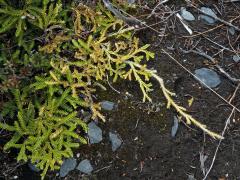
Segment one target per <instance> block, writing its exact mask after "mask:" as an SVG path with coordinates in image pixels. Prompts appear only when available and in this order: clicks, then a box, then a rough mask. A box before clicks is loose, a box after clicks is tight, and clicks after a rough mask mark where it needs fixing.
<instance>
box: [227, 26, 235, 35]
mask: <svg viewBox="0 0 240 180" xmlns="http://www.w3.org/2000/svg"><path fill="white" fill-rule="evenodd" d="M228 32H229V33H230V34H231V35H232V36H233V35H234V34H235V32H236V30H235V28H234V27H229V28H228Z"/></svg>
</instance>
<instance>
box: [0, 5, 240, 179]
mask: <svg viewBox="0 0 240 180" xmlns="http://www.w3.org/2000/svg"><path fill="white" fill-rule="evenodd" d="M192 4H193V5H194V6H195V7H199V8H200V7H202V6H205V7H210V8H211V9H213V10H214V11H215V12H216V14H217V16H218V17H219V18H220V19H222V20H224V21H226V22H231V23H232V24H234V25H236V26H239V27H240V14H239V12H240V3H239V2H236V3H231V2H230V3H221V1H202V2H201V1H195V2H192ZM149 6H150V7H149V8H146V6H145V7H144V4H142V6H141V9H140V10H139V12H138V14H141V15H136V17H137V18H139V19H141V20H144V21H145V22H146V23H147V24H148V25H153V24H155V23H157V24H156V25H153V26H151V29H149V28H146V27H145V26H143V27H142V29H141V30H138V31H137V35H138V36H139V37H140V38H141V41H142V42H143V43H149V44H151V45H152V46H151V49H152V51H153V52H155V53H156V58H155V60H153V61H151V62H149V63H148V65H149V66H150V67H153V68H155V69H157V70H158V72H159V75H160V76H161V77H163V78H164V80H165V83H166V86H167V87H168V88H169V89H171V90H172V91H174V92H176V94H177V97H176V101H177V102H179V103H181V104H182V105H184V106H185V107H188V103H187V102H188V100H189V99H190V98H191V97H193V98H194V101H193V104H192V106H191V107H189V108H188V110H189V112H190V113H191V114H192V115H193V116H194V117H196V118H197V119H199V120H200V121H201V122H203V123H204V124H206V125H207V126H208V127H209V129H211V130H213V131H215V132H218V133H219V134H221V133H222V131H223V129H224V126H225V122H226V120H227V119H228V117H229V115H230V114H231V111H232V109H233V107H231V106H229V105H228V103H226V102H225V101H223V100H222V99H221V98H219V97H218V96H217V95H216V94H215V93H213V92H212V91H210V90H209V89H207V88H205V87H203V86H202V85H201V84H200V83H199V82H198V81H197V80H195V79H194V78H193V76H192V75H191V74H189V72H187V71H186V70H184V69H183V68H182V67H181V66H179V64H177V63H176V62H175V61H174V60H172V59H171V58H170V57H169V56H168V55H167V54H165V53H164V52H163V51H162V49H164V50H165V51H166V52H168V53H169V54H170V55H172V56H173V57H174V58H175V59H176V60H177V61H178V62H179V63H181V64H182V65H183V66H184V67H186V68H187V69H188V70H189V71H191V72H194V70H196V69H198V68H201V67H207V68H210V69H214V70H215V71H216V72H217V73H218V74H219V75H220V78H221V84H220V85H219V86H218V87H217V88H214V91H215V92H216V93H217V94H219V95H220V96H221V97H223V98H224V99H225V100H226V101H229V100H230V98H231V97H233V98H232V101H231V104H233V105H234V106H235V107H236V108H238V109H240V90H238V89H237V85H238V83H239V82H232V81H231V80H230V79H229V78H228V77H226V76H225V75H224V74H222V73H221V72H220V71H219V69H218V68H217V67H216V64H218V65H219V66H220V67H221V68H223V69H224V70H225V71H226V72H227V74H229V75H231V77H235V78H240V62H238V63H236V62H234V61H232V56H233V55H234V54H236V53H240V47H239V42H240V40H239V38H240V34H239V32H240V31H236V32H235V34H234V35H230V33H229V26H227V25H226V24H224V23H223V22H219V21H218V22H216V23H215V24H213V25H208V24H205V23H204V22H203V21H201V20H198V19H197V17H198V15H199V11H198V10H197V9H196V8H194V7H192V6H187V4H186V3H185V2H184V1H177V3H176V2H172V1H169V2H167V3H165V4H162V5H160V6H159V7H158V8H157V10H156V12H155V14H154V15H153V16H152V17H151V18H149V19H147V16H148V15H149V14H150V13H151V10H152V9H153V8H154V7H155V6H156V3H155V5H149ZM181 7H187V9H188V10H189V11H191V12H192V13H193V14H194V16H195V17H196V20H195V21H193V22H191V23H188V25H189V27H190V28H191V29H192V30H193V34H192V35H189V33H188V32H187V31H186V29H185V28H184V27H183V25H182V24H181V23H180V21H179V19H178V18H177V17H176V16H175V15H174V12H176V11H178V10H180V8H181ZM153 29H154V30H153ZM182 49H184V50H201V51H202V52H204V53H206V54H208V55H209V56H211V57H212V58H214V61H215V63H213V62H211V60H209V59H207V58H206V57H203V56H201V55H199V54H196V53H186V52H183V51H182ZM112 86H113V87H114V88H115V89H117V90H118V91H120V92H121V94H118V93H116V92H115V91H114V90H113V89H111V88H110V87H108V91H102V90H99V92H98V93H97V95H96V97H97V99H98V100H99V101H101V100H109V101H112V102H115V103H117V104H118V108H117V109H116V110H113V111H111V112H105V114H106V116H107V119H108V122H107V123H105V124H104V123H100V125H99V126H100V127H101V128H102V130H103V132H104V133H105V134H106V133H107V132H108V131H109V130H113V131H116V132H117V133H118V134H119V135H120V136H121V138H122V140H123V144H122V146H121V147H120V148H119V149H118V150H117V151H116V152H112V150H111V145H110V142H109V141H108V139H104V140H103V141H102V142H101V143H100V144H97V145H91V146H88V145H86V146H82V148H81V149H80V150H79V151H77V152H76V153H80V158H81V159H84V158H88V159H90V160H91V162H92V163H93V166H94V173H93V174H92V175H90V176H86V175H85V176H83V175H82V174H79V173H77V172H76V171H72V172H71V173H70V174H69V175H68V176H67V177H65V179H98V180H117V179H123V180H125V179H126V180H128V179H129V180H135V179H136V180H140V179H141V180H145V179H146V180H158V179H159V180H187V179H189V180H193V179H194V178H195V179H197V180H199V179H203V177H204V175H205V174H206V172H207V170H208V169H209V167H210V165H211V163H212V159H213V157H214V153H215V150H216V148H217V145H218V143H219V140H214V139H212V138H211V137H209V136H208V135H206V134H204V133H203V132H202V131H201V130H199V129H198V128H196V127H194V126H191V125H190V126H188V125H186V124H184V123H180V127H179V129H178V132H177V135H176V136H175V137H174V138H172V137H171V127H172V124H173V116H174V115H177V113H176V112H175V111H174V110H173V109H170V110H166V108H165V107H166V105H165V104H164V103H165V102H166V101H165V100H164V98H163V97H162V94H161V91H160V90H157V91H155V92H153V93H152V97H153V103H154V105H156V104H158V107H159V108H160V111H158V112H154V110H155V108H156V106H155V107H153V105H152V104H149V103H141V99H142V95H141V92H140V90H139V88H138V85H137V84H135V83H132V82H120V83H117V84H112ZM106 87H107V83H106ZM155 89H158V87H157V86H156V87H155ZM237 90H238V91H237ZM126 92H128V93H129V94H131V95H132V96H131V97H128V98H126V96H125V94H126ZM234 92H235V93H234ZM152 107H153V108H152ZM105 136H107V135H105ZM224 137H225V139H224V140H223V141H222V143H221V144H220V146H219V150H218V153H217V155H216V159H215V161H214V165H213V167H212V169H211V172H210V173H209V175H208V178H207V179H209V180H225V179H229V180H238V179H240V140H239V137H240V113H239V112H237V110H235V111H234V112H233V114H232V116H231V117H230V124H228V126H227V129H226V133H225V136H224ZM3 141H4V140H3ZM14 154H15V153H14V152H11V153H10V154H7V155H6V154H2V153H1V158H0V161H1V168H0V170H1V172H5V173H6V174H8V175H9V176H8V177H7V179H12V178H13V177H14V176H15V175H17V176H18V177H19V178H20V179H38V178H39V176H38V175H37V174H34V173H33V172H32V171H31V170H30V169H29V168H28V166H27V165H21V164H20V165H19V164H18V163H16V161H15V157H14ZM200 156H201V157H207V159H206V160H205V161H204V164H202V165H201V161H202V160H200ZM202 162H203V161H202ZM191 177H192V179H191ZM193 177H194V178H193ZM47 179H59V178H58V177H56V173H52V174H49V175H48V176H47Z"/></svg>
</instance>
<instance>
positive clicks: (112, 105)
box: [100, 101, 116, 111]
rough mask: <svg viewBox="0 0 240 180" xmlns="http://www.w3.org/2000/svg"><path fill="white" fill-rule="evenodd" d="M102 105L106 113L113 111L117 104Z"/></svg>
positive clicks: (107, 102) (105, 102) (104, 102)
mask: <svg viewBox="0 0 240 180" xmlns="http://www.w3.org/2000/svg"><path fill="white" fill-rule="evenodd" d="M100 104H101V107H102V109H104V110H106V111H112V110H113V109H114V108H115V106H116V105H115V103H113V102H111V101H102V102H101V103H100Z"/></svg>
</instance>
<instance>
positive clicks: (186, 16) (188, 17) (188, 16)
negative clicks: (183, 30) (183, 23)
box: [180, 7, 195, 21]
mask: <svg viewBox="0 0 240 180" xmlns="http://www.w3.org/2000/svg"><path fill="white" fill-rule="evenodd" d="M180 13H181V16H182V17H183V19H185V20H187V21H194V20H195V17H194V16H193V14H192V13H190V12H189V11H187V10H186V8H184V7H182V8H181V12H180Z"/></svg>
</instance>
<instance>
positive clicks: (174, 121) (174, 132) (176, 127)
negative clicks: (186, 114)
mask: <svg viewBox="0 0 240 180" xmlns="http://www.w3.org/2000/svg"><path fill="white" fill-rule="evenodd" d="M178 124H179V122H178V118H177V117H176V116H174V117H173V126H172V130H171V136H172V137H173V138H174V137H175V136H176V134H177V131H178Z"/></svg>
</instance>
